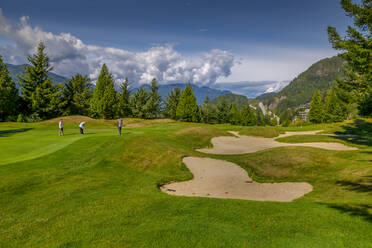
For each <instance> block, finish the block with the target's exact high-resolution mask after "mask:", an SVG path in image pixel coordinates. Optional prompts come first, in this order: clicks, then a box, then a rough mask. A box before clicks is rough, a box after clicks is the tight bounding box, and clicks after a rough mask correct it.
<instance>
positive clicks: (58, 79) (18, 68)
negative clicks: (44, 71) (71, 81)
mask: <svg viewBox="0 0 372 248" xmlns="http://www.w3.org/2000/svg"><path fill="white" fill-rule="evenodd" d="M5 65H6V66H7V67H8V70H9V73H10V76H11V77H12V78H13V80H14V82H15V83H16V86H17V88H19V84H18V77H17V76H18V75H21V74H23V73H24V71H25V66H27V65H26V64H25V65H12V64H5ZM49 77H50V78H51V79H52V81H53V82H54V83H62V82H64V81H66V80H68V79H67V78H65V77H63V76H60V75H58V74H55V73H53V72H50V73H49Z"/></svg>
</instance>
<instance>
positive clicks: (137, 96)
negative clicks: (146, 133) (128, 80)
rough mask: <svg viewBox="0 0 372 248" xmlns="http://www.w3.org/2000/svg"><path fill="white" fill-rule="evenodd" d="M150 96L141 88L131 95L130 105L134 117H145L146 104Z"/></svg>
mask: <svg viewBox="0 0 372 248" xmlns="http://www.w3.org/2000/svg"><path fill="white" fill-rule="evenodd" d="M149 98H150V94H149V93H148V92H147V91H146V90H145V89H144V88H143V87H141V88H139V89H138V90H137V91H136V92H135V93H134V94H133V96H132V97H131V99H130V105H131V107H132V113H133V116H134V117H138V118H146V116H148V114H147V108H146V104H147V102H148V100H149Z"/></svg>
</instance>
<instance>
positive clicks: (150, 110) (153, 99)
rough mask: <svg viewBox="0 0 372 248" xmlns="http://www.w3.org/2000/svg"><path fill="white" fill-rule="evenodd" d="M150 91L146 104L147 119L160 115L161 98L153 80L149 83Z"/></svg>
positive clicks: (157, 86) (156, 84)
mask: <svg viewBox="0 0 372 248" xmlns="http://www.w3.org/2000/svg"><path fill="white" fill-rule="evenodd" d="M150 90H151V91H150V97H149V100H148V101H147V103H146V109H147V114H148V117H149V118H156V117H157V116H159V114H160V104H161V97H160V94H159V85H158V83H157V81H156V79H155V78H154V79H152V81H151V85H150Z"/></svg>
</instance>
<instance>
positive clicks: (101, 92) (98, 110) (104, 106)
mask: <svg viewBox="0 0 372 248" xmlns="http://www.w3.org/2000/svg"><path fill="white" fill-rule="evenodd" d="M116 97H117V96H116V90H115V87H114V79H113V76H112V74H111V73H109V71H108V68H107V66H106V64H103V65H102V68H101V72H100V74H99V76H98V79H97V83H96V88H95V89H94V92H93V97H92V100H91V104H90V111H91V114H92V116H93V117H98V118H111V119H112V118H114V117H115V116H116V114H117V98H116Z"/></svg>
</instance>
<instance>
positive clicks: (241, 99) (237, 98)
mask: <svg viewBox="0 0 372 248" xmlns="http://www.w3.org/2000/svg"><path fill="white" fill-rule="evenodd" d="M223 99H226V100H227V101H228V102H229V103H231V104H232V103H233V102H236V105H237V107H238V108H239V109H240V108H241V107H242V106H243V105H247V104H248V98H247V97H246V96H243V95H237V94H232V93H230V94H225V95H221V96H219V97H217V98H215V99H213V100H212V101H211V103H213V104H215V105H217V104H218V103H219V102H220V101H222V100H223Z"/></svg>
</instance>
